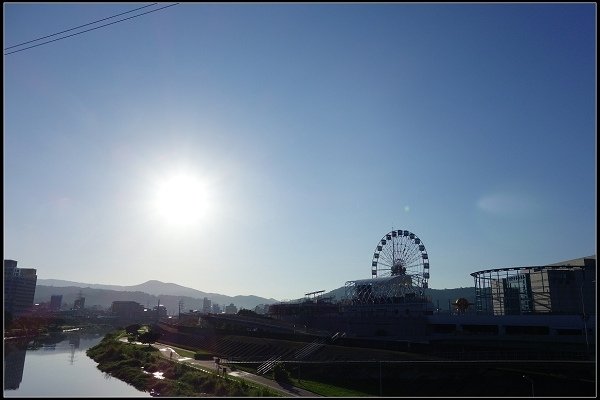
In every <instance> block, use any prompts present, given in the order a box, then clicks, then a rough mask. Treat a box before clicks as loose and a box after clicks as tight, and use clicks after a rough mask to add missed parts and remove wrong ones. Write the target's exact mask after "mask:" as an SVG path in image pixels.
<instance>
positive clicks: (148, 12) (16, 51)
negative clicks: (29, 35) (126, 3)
mask: <svg viewBox="0 0 600 400" xmlns="http://www.w3.org/2000/svg"><path fill="white" fill-rule="evenodd" d="M178 4H180V3H175V4H170V5H168V6H165V7H161V8H157V9H154V10H151V11H147V12H145V13H141V14H138V15H134V16H132V17H128V18H123V19H120V20H118V21H114V22H109V23H108V24H104V25H100V26H97V27H95V28H90V29H86V30H85V31H81V32H77V33H73V34H71V35H67V36H63V37H60V38H58V39H53V40H48V41H47V42H43V43H39V44H35V45H33V46H29V47H25V48H23V49H19V50H15V51H11V52H9V53H4V55H5V56H6V55H9V54H14V53H18V52H20V51H24V50H28V49H32V48H34V47H38V46H42V45H44V44H48V43H52V42H56V41H58V40H62V39H66V38H68V37H71V36H76V35H80V34H82V33H85V32H89V31H93V30H96V29H100V28H104V27H105V26H108V25H113V24H116V23H118V22H123V21H127V20H128V19H132V18H136V17H140V16H142V15H145V14H150V13H153V12H155V11H160V10H164V9H165V8H169V7H173V6H176V5H178Z"/></svg>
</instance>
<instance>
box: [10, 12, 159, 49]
mask: <svg viewBox="0 0 600 400" xmlns="http://www.w3.org/2000/svg"><path fill="white" fill-rule="evenodd" d="M156 4H158V3H152V4H150V5H147V6H144V7H140V8H136V9H133V10H131V11H127V12H124V13H121V14H117V15H113V16H111V17H108V18H103V19H99V20H98V21H94V22H90V23H89V24H83V25H79V26H76V27H75V28H71V29H67V30H66V31H62V32H58V33H53V34H52V35H48V36H44V37H41V38H37V39H33V40H30V41H28V42H23V43H19V44H15V45H14V46H10V47H6V48H4V50H8V49H12V48H13V47H19V46H22V45H24V44H28V43H33V42H37V41H38V40H42V39H46V38H49V37H52V36H56V35H60V34H61V33H65V32H70V31H73V30H75V29H79V28H83V27H84V26H88V25H92V24H95V23H97V22H101V21H106V20H107V19H111V18H115V17H118V16H120V15H125V14H129V13H131V12H134V11H137V10H141V9H142V8H146V7H152V6H154V5H156Z"/></svg>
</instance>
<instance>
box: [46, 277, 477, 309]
mask: <svg viewBox="0 0 600 400" xmlns="http://www.w3.org/2000/svg"><path fill="white" fill-rule="evenodd" d="M79 294H81V296H83V297H85V299H86V300H85V305H86V308H87V307H93V306H98V307H100V308H102V309H106V308H108V307H110V306H111V305H112V302H113V301H137V302H138V303H140V304H142V305H144V306H146V307H153V306H155V305H157V304H159V302H160V304H161V305H164V306H165V307H167V311H168V313H169V314H171V315H173V314H176V313H177V312H178V310H179V304H180V301H182V302H183V309H182V311H188V310H199V309H202V306H203V299H204V298H205V297H206V298H208V299H209V300H211V302H212V303H213V304H214V303H217V304H220V305H221V308H222V309H224V306H226V305H229V304H231V303H233V304H235V305H236V307H237V308H238V309H241V308H245V309H254V308H255V307H256V306H257V305H259V304H273V303H277V302H279V300H276V299H273V298H264V297H259V296H254V295H248V296H240V295H238V296H227V295H223V294H218V293H209V292H203V291H201V290H196V289H192V288H189V287H185V286H181V285H178V284H175V283H165V282H161V281H157V280H150V281H147V282H144V283H141V284H139V285H133V286H120V285H105V284H97V283H81V282H72V281H65V280H59V279H38V281H37V286H36V291H35V297H34V302H35V303H41V302H49V301H50V297H51V296H52V295H62V296H63V303H66V304H67V306H69V305H72V304H73V302H74V301H75V299H76V298H77V297H78V296H79ZM426 294H427V295H428V296H431V299H432V302H433V304H434V305H435V306H436V307H438V308H440V310H442V311H446V310H450V309H451V303H453V302H454V301H455V300H456V299H458V298H460V297H464V298H466V299H467V300H468V301H469V302H470V303H473V302H474V300H475V288H474V287H466V288H455V289H427V290H426ZM322 296H323V297H331V298H334V299H336V300H340V299H342V298H344V297H345V287H340V288H337V289H334V290H331V291H329V292H327V293H324V294H323V295H322Z"/></svg>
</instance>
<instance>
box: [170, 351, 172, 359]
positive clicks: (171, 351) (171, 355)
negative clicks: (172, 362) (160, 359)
mask: <svg viewBox="0 0 600 400" xmlns="http://www.w3.org/2000/svg"><path fill="white" fill-rule="evenodd" d="M170 357H171V359H173V351H171V356H170Z"/></svg>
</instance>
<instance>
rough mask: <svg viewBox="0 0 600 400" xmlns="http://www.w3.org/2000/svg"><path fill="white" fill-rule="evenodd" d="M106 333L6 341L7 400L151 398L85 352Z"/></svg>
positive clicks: (73, 333)
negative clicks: (25, 399) (30, 399)
mask: <svg viewBox="0 0 600 400" xmlns="http://www.w3.org/2000/svg"><path fill="white" fill-rule="evenodd" d="M103 337H104V333H93V334H90V333H78V332H68V333H63V332H61V333H57V334H52V335H48V336H45V337H39V338H36V339H35V340H30V341H28V340H5V341H4V397H39V396H59V397H98V396H104V397H131V396H136V397H140V396H141V397H150V394H149V393H146V392H141V391H139V390H137V389H135V388H134V387H133V386H131V385H128V384H127V383H125V382H123V381H121V380H119V379H116V378H112V377H111V376H110V375H108V374H105V373H103V372H102V371H100V370H99V369H98V368H97V367H96V366H97V363H96V362H94V360H92V359H91V358H89V357H88V356H87V355H86V354H85V351H86V350H87V349H88V348H90V347H92V346H95V345H96V344H97V343H98V342H100V340H102V338H103Z"/></svg>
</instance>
